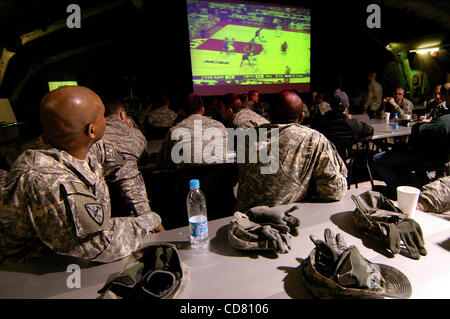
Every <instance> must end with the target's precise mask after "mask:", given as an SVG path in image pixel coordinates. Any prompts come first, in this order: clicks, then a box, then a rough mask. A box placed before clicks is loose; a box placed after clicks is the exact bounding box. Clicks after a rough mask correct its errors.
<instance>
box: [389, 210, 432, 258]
mask: <svg viewBox="0 0 450 319" xmlns="http://www.w3.org/2000/svg"><path fill="white" fill-rule="evenodd" d="M381 227H382V228H384V229H385V231H386V237H385V239H384V240H385V243H386V245H387V247H388V248H389V250H390V251H391V252H392V253H393V254H398V253H399V252H400V245H401V242H403V244H404V245H405V246H406V249H407V250H408V252H409V255H410V256H411V258H413V259H420V255H422V256H426V255H427V250H426V249H425V244H424V240H423V234H422V229H421V228H420V225H419V224H418V223H417V222H416V221H415V220H413V219H410V218H407V219H405V220H403V221H401V222H400V223H398V224H394V223H392V224H385V223H381Z"/></svg>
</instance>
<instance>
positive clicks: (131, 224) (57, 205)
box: [21, 171, 160, 262]
mask: <svg viewBox="0 0 450 319" xmlns="http://www.w3.org/2000/svg"><path fill="white" fill-rule="evenodd" d="M25 175H26V176H25V177H22V178H21V179H22V183H23V185H24V187H25V194H27V196H29V204H28V205H27V208H28V216H29V218H30V220H31V224H32V225H33V228H34V230H35V231H36V234H37V235H38V237H39V239H40V240H41V241H42V242H43V243H44V244H45V245H46V246H47V247H49V248H50V249H52V250H53V251H54V252H56V253H58V254H62V255H69V256H74V257H80V258H84V259H88V260H92V261H99V262H112V261H115V260H118V259H121V258H124V257H126V256H129V255H130V254H131V253H132V252H134V251H136V250H137V249H138V247H139V246H140V245H141V244H142V242H143V241H144V240H145V239H146V237H147V236H148V235H149V232H150V231H151V230H153V229H155V227H156V226H157V225H156V224H157V223H158V222H160V219H159V220H155V217H154V216H152V214H151V213H146V214H142V215H140V216H138V217H121V218H111V219H109V217H110V216H109V211H108V210H107V209H103V210H102V211H103V212H104V214H105V216H103V214H102V220H101V224H100V223H99V222H97V221H96V223H94V222H93V221H94V217H89V215H87V214H86V212H87V208H85V205H84V204H85V203H84V202H82V203H81V205H80V203H79V202H77V201H79V200H80V199H86V198H87V197H86V196H82V195H79V194H76V193H72V194H69V193H64V192H63V191H59V189H60V188H61V187H60V183H59V180H54V181H51V180H48V179H49V178H47V177H46V176H45V175H42V174H39V173H38V172H33V171H30V172H28V173H26V174H25ZM42 185H48V187H45V188H43V187H42ZM88 201H89V203H90V204H89V205H91V206H92V205H97V206H100V207H101V205H100V204H99V203H98V202H97V201H96V199H95V197H94V198H89V199H88ZM82 210H83V211H82ZM83 214H84V215H83ZM91 216H92V215H91ZM158 218H159V216H158ZM89 223H90V224H89Z"/></svg>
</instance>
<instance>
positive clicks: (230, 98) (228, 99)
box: [223, 93, 242, 113]
mask: <svg viewBox="0 0 450 319" xmlns="http://www.w3.org/2000/svg"><path fill="white" fill-rule="evenodd" d="M236 100H241V98H240V96H239V95H238V94H236V93H227V94H225V95H224V96H223V103H224V104H225V106H226V107H227V108H230V107H231V108H232V109H233V112H234V113H237V112H239V110H240V109H241V108H242V105H241V106H240V107H238V106H237V105H235V104H234V101H236ZM241 103H242V100H241Z"/></svg>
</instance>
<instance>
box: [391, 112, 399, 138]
mask: <svg viewBox="0 0 450 319" xmlns="http://www.w3.org/2000/svg"><path fill="white" fill-rule="evenodd" d="M398 123H399V119H398V114H397V113H395V114H394V119H393V124H392V133H397V131H398V125H399V124H398Z"/></svg>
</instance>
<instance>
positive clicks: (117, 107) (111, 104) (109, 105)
mask: <svg viewBox="0 0 450 319" xmlns="http://www.w3.org/2000/svg"><path fill="white" fill-rule="evenodd" d="M123 110H125V106H124V104H123V102H122V101H121V100H119V99H112V100H108V101H106V102H105V117H108V116H111V115H114V114H118V113H120V112H121V111H123Z"/></svg>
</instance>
